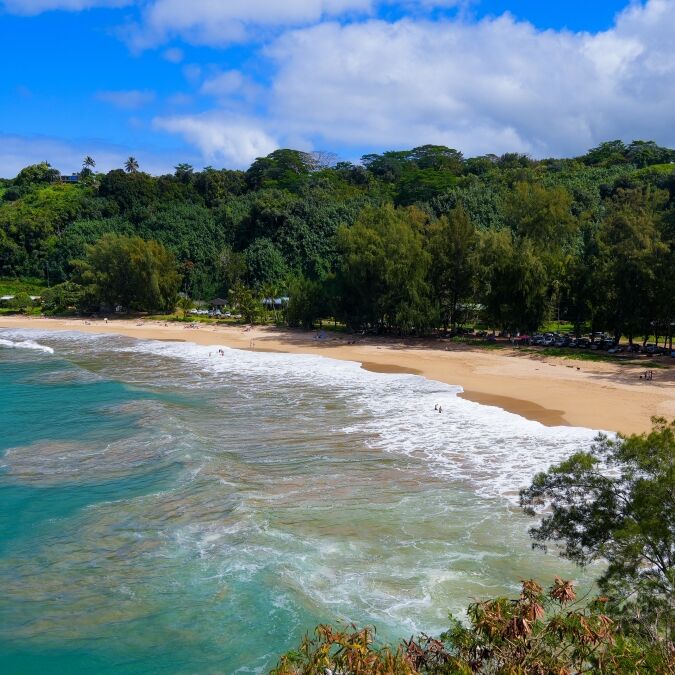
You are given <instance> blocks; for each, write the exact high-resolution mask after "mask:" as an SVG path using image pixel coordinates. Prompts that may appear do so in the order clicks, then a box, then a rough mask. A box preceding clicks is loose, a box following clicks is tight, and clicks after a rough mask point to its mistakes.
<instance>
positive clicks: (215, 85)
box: [200, 70, 244, 96]
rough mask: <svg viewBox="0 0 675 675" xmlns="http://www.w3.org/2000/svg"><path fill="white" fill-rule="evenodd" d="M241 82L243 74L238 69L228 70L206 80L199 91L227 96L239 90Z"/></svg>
mask: <svg viewBox="0 0 675 675" xmlns="http://www.w3.org/2000/svg"><path fill="white" fill-rule="evenodd" d="M243 84H244V76H243V75H242V74H241V73H240V72H239V71H238V70H228V71H226V72H224V73H218V74H217V75H214V76H213V77H211V78H209V79H208V80H206V81H205V82H204V83H203V84H202V87H201V90H200V91H201V93H202V94H208V95H210V96H227V95H229V94H233V93H235V92H237V91H239V90H240V89H241V87H242V85H243Z"/></svg>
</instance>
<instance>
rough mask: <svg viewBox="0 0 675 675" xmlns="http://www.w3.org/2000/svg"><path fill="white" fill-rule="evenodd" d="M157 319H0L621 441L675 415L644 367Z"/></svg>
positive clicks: (664, 381)
mask: <svg viewBox="0 0 675 675" xmlns="http://www.w3.org/2000/svg"><path fill="white" fill-rule="evenodd" d="M190 325H195V324H176V323H164V322H159V321H148V320H142V319H140V320H133V319H113V320H110V321H109V322H108V323H107V324H106V323H104V321H103V320H101V319H84V318H61V319H59V318H46V317H24V316H6V317H0V329H2V328H6V329H32V330H44V331H48V332H60V331H79V332H82V333H96V334H113V335H124V336H126V337H131V338H137V339H141V340H163V341H172V342H173V341H181V342H193V343H195V344H201V345H211V346H218V345H220V346H224V347H232V348H235V349H248V350H251V349H253V350H256V351H266V352H281V353H288V354H317V355H321V356H326V357H329V358H333V359H338V360H343V361H353V362H357V363H360V364H361V367H362V368H364V369H366V370H371V371H373V372H379V373H410V374H415V375H422V376H423V377H426V378H428V379H430V380H436V381H440V382H443V383H446V384H451V385H458V386H460V387H462V389H463V390H464V392H463V393H462V394H460V396H462V397H463V398H465V399H467V400H470V401H474V402H476V403H479V404H482V405H490V406H495V407H498V408H502V409H504V410H507V411H508V412H512V413H515V414H517V415H520V416H522V417H525V418H527V419H530V420H535V421H537V422H540V423H542V424H544V425H546V426H579V427H587V428H590V429H598V430H600V429H602V430H604V431H615V432H621V433H624V434H630V433H641V432H644V431H648V430H649V429H650V428H651V421H650V419H651V417H652V416H654V415H657V416H663V417H666V418H668V419H673V418H675V368H673V367H668V368H666V369H662V370H661V369H659V370H658V371H657V372H656V378H655V379H654V380H652V381H644V380H640V379H639V375H640V372H641V371H642V368H641V367H640V366H638V365H636V366H634V365H626V364H623V365H622V364H614V363H605V362H593V361H576V360H569V359H564V358H559V357H543V356H541V355H538V354H534V353H527V354H523V353H519V352H518V349H517V348H516V349H511V348H505V349H500V350H485V349H480V348H477V347H472V346H470V345H458V344H454V343H443V342H440V341H438V340H424V339H415V340H405V339H393V338H380V337H372V338H371V337H367V338H357V339H356V340H354V338H353V337H350V338H349V339H348V338H346V337H344V336H343V335H337V334H331V333H330V332H328V331H327V332H326V335H327V337H326V339H325V340H317V339H316V338H315V334H314V333H311V332H306V331H300V330H294V329H278V328H273V327H269V326H254V327H252V328H246V327H242V326H213V325H209V324H196V325H199V328H197V329H193V328H187V326H190Z"/></svg>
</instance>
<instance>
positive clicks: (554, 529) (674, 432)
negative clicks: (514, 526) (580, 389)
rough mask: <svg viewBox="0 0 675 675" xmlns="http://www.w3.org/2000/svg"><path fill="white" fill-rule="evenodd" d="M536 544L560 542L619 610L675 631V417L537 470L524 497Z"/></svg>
mask: <svg viewBox="0 0 675 675" xmlns="http://www.w3.org/2000/svg"><path fill="white" fill-rule="evenodd" d="M520 501H521V505H522V506H523V507H524V508H525V510H526V511H527V513H529V514H530V515H538V516H540V517H541V521H540V524H539V525H538V526H537V527H534V528H532V530H530V534H531V535H532V537H533V539H534V541H535V544H536V545H539V546H542V547H545V546H546V544H547V542H559V543H560V544H561V545H562V554H563V555H564V556H565V557H567V558H570V559H571V560H574V561H575V562H577V563H579V564H580V565H588V564H589V563H591V562H593V561H596V560H603V559H604V560H605V561H606V562H607V567H606V568H605V571H604V572H603V574H602V576H601V577H600V579H599V584H600V587H601V589H602V590H603V592H605V593H607V594H608V595H609V596H610V598H611V601H612V606H613V607H614V609H615V612H616V613H617V614H619V615H622V616H624V617H626V618H627V619H628V620H631V619H636V620H643V621H644V620H646V621H648V622H649V623H650V624H651V625H652V626H653V627H654V628H655V629H658V630H659V631H660V630H666V631H668V632H669V634H670V635H671V636H672V635H673V630H675V421H674V422H672V423H670V424H668V423H667V422H666V420H665V419H662V418H660V419H654V428H653V430H652V431H651V432H650V433H649V434H643V435H640V436H637V435H635V436H630V437H622V436H619V437H618V438H616V439H614V438H609V437H608V436H602V435H601V436H599V437H598V438H597V439H596V442H595V444H594V445H593V446H592V447H591V448H590V450H588V451H586V452H578V453H577V454H575V455H573V456H572V457H570V458H569V459H568V460H567V461H565V462H562V463H561V464H558V465H556V466H554V467H552V468H551V469H549V470H548V471H546V472H545V473H541V474H539V475H537V476H536V477H535V479H534V481H533V482H532V485H531V486H530V487H529V488H527V489H525V490H523V491H522V492H521V495H520Z"/></svg>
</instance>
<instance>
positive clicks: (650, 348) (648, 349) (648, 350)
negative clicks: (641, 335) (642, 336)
mask: <svg viewBox="0 0 675 675" xmlns="http://www.w3.org/2000/svg"><path fill="white" fill-rule="evenodd" d="M644 352H645V354H658V353H659V348H658V347H657V346H656V345H655V344H654V343H653V342H648V343H647V344H646V345H645V346H644Z"/></svg>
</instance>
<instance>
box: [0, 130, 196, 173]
mask: <svg viewBox="0 0 675 675" xmlns="http://www.w3.org/2000/svg"><path fill="white" fill-rule="evenodd" d="M86 155H91V156H92V157H93V158H94V159H95V160H96V170H97V171H109V170H110V169H120V168H122V167H123V166H124V161H125V160H126V159H127V157H129V155H133V156H134V157H136V158H137V159H138V162H139V164H140V166H141V169H142V170H143V171H147V172H148V173H152V174H162V173H167V172H168V173H171V172H173V168H172V167H173V166H174V165H175V164H176V163H177V158H176V153H175V151H173V152H170V153H169V152H166V153H163V152H157V151H152V150H147V149H146V150H144V149H142V148H133V149H132V148H128V147H124V146H121V145H114V144H112V143H105V142H102V141H100V140H97V139H92V140H87V139H83V140H78V141H65V140H63V139H59V138H54V137H51V136H31V137H26V136H18V135H7V134H0V176H2V177H3V178H13V177H14V176H16V174H17V173H18V172H19V171H20V170H21V169H22V168H23V167H24V166H28V165H29V164H36V163H38V162H44V161H47V162H49V163H50V164H51V165H52V166H53V167H54V168H56V169H58V170H59V171H61V172H62V173H64V174H67V173H73V172H76V171H79V170H80V169H81V168H82V159H83V158H84V157H85V156H86ZM185 161H193V162H194V161H195V159H194V158H193V157H186V158H185Z"/></svg>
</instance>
